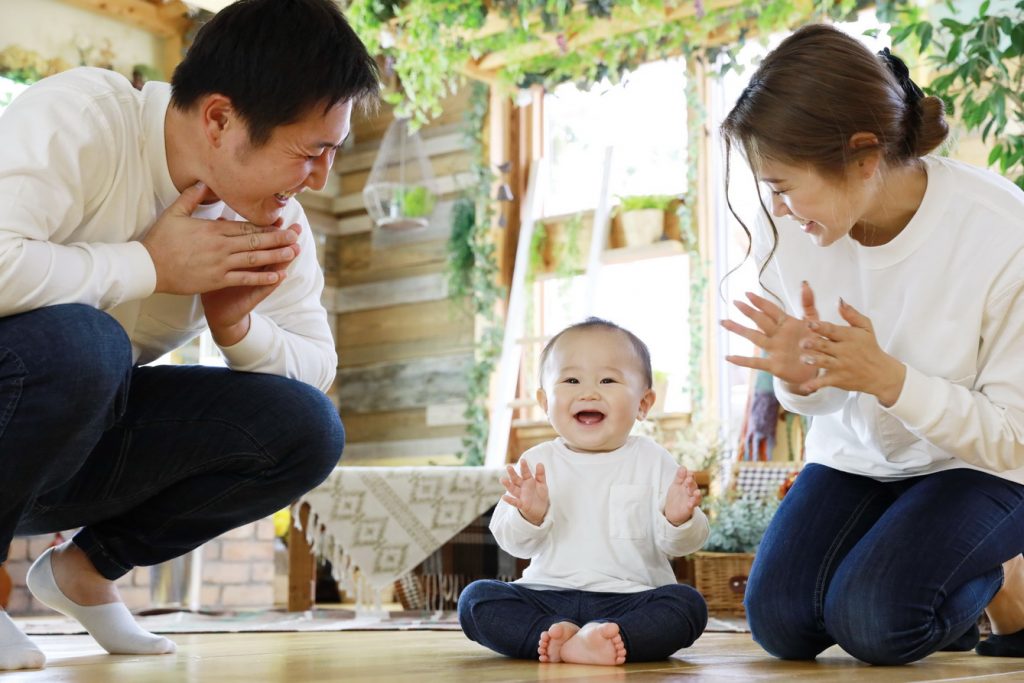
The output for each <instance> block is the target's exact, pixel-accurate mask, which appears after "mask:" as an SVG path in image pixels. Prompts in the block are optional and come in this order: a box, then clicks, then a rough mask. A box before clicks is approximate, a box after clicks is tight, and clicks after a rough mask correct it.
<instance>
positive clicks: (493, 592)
mask: <svg viewBox="0 0 1024 683" xmlns="http://www.w3.org/2000/svg"><path fill="white" fill-rule="evenodd" d="M562 621H569V622H572V623H574V624H576V625H577V626H582V625H584V624H586V623H589V622H591V621H610V622H614V623H616V624H618V625H619V632H620V633H621V635H622V641H623V643H624V644H625V645H626V661H627V662H651V661H657V660H660V659H667V658H668V657H669V656H670V655H671V654H672V653H673V652H676V651H677V650H681V649H682V648H684V647H690V645H692V644H693V641H695V640H697V637H698V636H700V634H701V633H703V631H704V627H705V626H707V623H708V608H707V605H706V604H705V602H704V598H702V597H701V595H700V593H698V592H697V591H695V590H694V589H693V588H691V587H690V586H685V585H682V584H679V585H670V586H661V587H660V588H655V589H653V590H648V591H643V592H640V593H591V592H587V591H576V590H536V589H530V588H526V587H524V586H520V585H518V584H514V583H504V582H502V581H490V580H485V581H474V582H473V583H471V584H469V585H468V586H466V588H465V590H463V591H462V595H460V596H459V623H460V624H462V630H463V631H464V632H465V633H466V635H467V636H468V637H469V639H470V640H473V641H476V642H478V643H480V644H481V645H484V646H486V647H489V648H490V649H492V650H494V651H495V652H497V653H499V654H503V655H506V656H508V657H516V658H518V659H537V657H538V655H537V645H538V644H539V643H540V634H541V633H543V632H544V631H546V630H548V629H549V628H551V626H553V625H555V624H557V623H559V622H562Z"/></svg>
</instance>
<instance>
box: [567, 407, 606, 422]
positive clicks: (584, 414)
mask: <svg viewBox="0 0 1024 683" xmlns="http://www.w3.org/2000/svg"><path fill="white" fill-rule="evenodd" d="M573 418H575V420H576V421H577V422H579V423H581V424H585V425H595V424H598V423H599V422H603V421H604V413H602V412H600V411H598V410H581V411H580V412H578V413H576V414H575V415H573Z"/></svg>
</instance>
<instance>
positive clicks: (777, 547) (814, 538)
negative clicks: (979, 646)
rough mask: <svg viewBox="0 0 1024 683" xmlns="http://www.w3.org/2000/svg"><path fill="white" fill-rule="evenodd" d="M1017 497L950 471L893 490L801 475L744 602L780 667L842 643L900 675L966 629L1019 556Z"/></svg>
mask: <svg viewBox="0 0 1024 683" xmlns="http://www.w3.org/2000/svg"><path fill="white" fill-rule="evenodd" d="M1022 503H1024V486H1021V485H1020V484H1015V483H1013V482H1010V481H1007V480H1005V479H1000V478H999V477H996V476H994V475H991V474H987V473H984V472H979V471H976V470H968V469H955V470H947V471H944V472H938V473H935V474H929V475H925V476H919V477H913V478H910V479H904V480H900V481H894V482H879V481H876V480H874V479H871V478H868V477H861V476H857V475H853V474H847V473H844V472H839V471H837V470H834V469H832V468H829V467H825V466H823V465H817V464H811V465H807V466H806V467H805V468H804V469H803V471H802V472H801V473H800V474H799V476H797V478H796V483H795V485H794V486H793V488H792V489H791V490H790V491H789V493H788V494H786V497H785V499H784V500H783V502H782V505H781V506H780V507H779V510H778V512H777V513H776V515H775V518H774V519H773V520H772V523H771V525H770V526H769V528H768V531H767V533H766V534H765V536H764V539H763V540H762V541H761V546H760V548H758V551H757V555H756V557H755V560H754V567H753V569H752V571H751V575H750V581H749V583H748V584H747V590H746V596H745V599H744V602H745V604H746V607H747V618H748V619H749V621H750V628H751V631H752V632H753V635H754V640H756V641H757V642H758V643H760V644H761V646H762V647H764V649H765V650H767V651H768V652H769V653H771V654H773V655H775V656H776V657H781V658H783V659H813V658H814V657H815V656H816V655H817V654H818V653H819V652H821V651H822V650H824V649H825V648H827V647H829V646H830V645H833V644H835V643H838V644H839V645H840V646H841V647H842V648H843V649H844V650H846V651H847V652H848V653H850V654H851V655H853V656H854V657H856V658H858V659H860V660H862V661H865V662H869V663H872V664H905V663H907V662H913V661H916V660H918V659H921V658H923V657H926V656H928V655H929V654H931V653H933V652H935V651H937V650H939V649H941V648H943V647H945V646H946V645H948V644H949V643H951V642H952V641H953V640H955V639H956V638H958V637H959V636H961V635H962V634H964V633H965V632H966V631H967V630H968V629H970V628H971V627H972V625H973V624H974V623H975V621H976V620H977V618H978V617H979V616H980V614H981V612H982V611H983V610H984V609H985V606H986V605H987V604H988V603H989V601H990V600H991V599H992V596H993V595H995V593H996V592H997V591H998V590H999V588H1000V587H1001V586H1002V582H1003V571H1002V566H1001V565H1002V563H1003V562H1006V561H1007V560H1009V559H1011V558H1013V557H1014V556H1015V555H1019V554H1020V553H1021V551H1022V550H1024V504H1022Z"/></svg>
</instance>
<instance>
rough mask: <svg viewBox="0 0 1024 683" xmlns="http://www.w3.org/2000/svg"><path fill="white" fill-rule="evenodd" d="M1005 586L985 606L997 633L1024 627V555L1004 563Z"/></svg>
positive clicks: (1003, 633)
mask: <svg viewBox="0 0 1024 683" xmlns="http://www.w3.org/2000/svg"><path fill="white" fill-rule="evenodd" d="M1003 576H1004V578H1003V587H1002V588H1000V589H999V592H998V593H996V594H995V597H993V598H992V602H990V603H989V604H988V607H986V608H985V613H986V614H988V618H989V621H990V622H992V632H993V633H995V634H996V635H1005V634H1008V633H1016V632H1017V631H1020V630H1021V629H1024V556H1021V555H1017V556H1016V557H1014V558H1013V559H1012V560H1009V561H1008V562H1005V563H1004V564H1003Z"/></svg>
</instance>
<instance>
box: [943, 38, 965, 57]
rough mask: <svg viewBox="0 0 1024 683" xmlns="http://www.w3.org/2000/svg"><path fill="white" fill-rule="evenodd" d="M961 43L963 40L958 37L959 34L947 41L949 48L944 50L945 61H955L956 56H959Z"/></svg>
mask: <svg viewBox="0 0 1024 683" xmlns="http://www.w3.org/2000/svg"><path fill="white" fill-rule="evenodd" d="M962 44H963V41H962V40H961V39H960V36H957V37H956V38H954V39H953V40H952V41H951V42H950V43H949V50H947V51H946V61H947V62H955V61H956V58H957V57H959V56H960V46H961V45H962Z"/></svg>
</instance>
